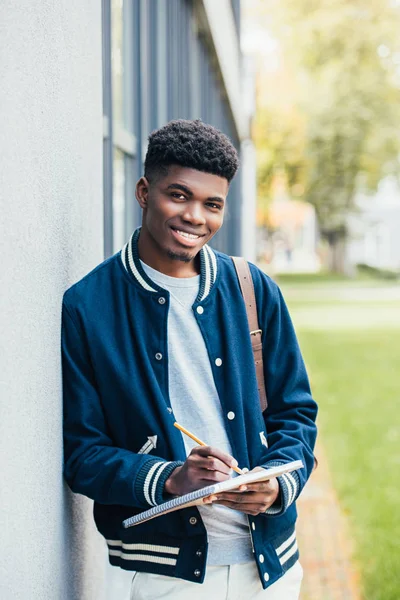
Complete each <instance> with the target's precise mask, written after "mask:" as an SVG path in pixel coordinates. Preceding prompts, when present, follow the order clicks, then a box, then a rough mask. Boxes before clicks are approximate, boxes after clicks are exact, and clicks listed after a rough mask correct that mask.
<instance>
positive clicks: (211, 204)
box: [207, 202, 222, 210]
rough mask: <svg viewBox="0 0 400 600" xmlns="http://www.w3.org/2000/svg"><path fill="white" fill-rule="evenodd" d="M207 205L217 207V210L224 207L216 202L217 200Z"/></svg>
mask: <svg viewBox="0 0 400 600" xmlns="http://www.w3.org/2000/svg"><path fill="white" fill-rule="evenodd" d="M207 206H209V207H210V208H213V209H217V210H221V209H222V206H221V204H215V202H207Z"/></svg>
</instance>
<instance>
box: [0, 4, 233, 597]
mask: <svg viewBox="0 0 400 600" xmlns="http://www.w3.org/2000/svg"><path fill="white" fill-rule="evenodd" d="M207 4H208V13H209V18H210V19H211V20H210V23H211V22H212V17H213V16H214V22H215V17H216V15H215V10H214V8H213V5H212V4H210V2H208V3H207ZM236 4H237V3H236ZM127 5H129V7H130V11H131V12H130V15H129V16H130V17H132V19H130V18H128V19H126V20H125V23H126V25H127V26H128V25H129V23H131V25H132V37H131V46H130V48H131V51H132V55H131V58H134V59H135V60H136V59H139V58H140V57H142V60H143V61H144V60H145V59H146V60H150V61H152V60H154V62H155V63H157V60H156V58H155V57H154V56H152V54H151V52H152V50H151V49H152V48H153V45H152V44H149V39H150V37H149V36H150V34H151V32H153V34H154V33H155V32H154V31H153V29H154V27H155V26H156V27H158V28H160V31H161V30H162V31H164V38H163V39H164V41H163V43H165V44H166V47H167V48H168V52H167V53H165V52H164V48H163V47H160V48H158V50H157V52H158V56H159V59H158V60H159V68H158V70H156V71H155V72H156V73H157V76H156V79H155V80H151V81H150V80H149V81H145V80H144V79H143V77H142V75H141V72H142V71H141V69H142V70H143V68H142V67H140V68H139V65H138V64H136V63H135V62H134V61H133V62H134V64H136V67H134V66H133V70H132V74H131V76H132V81H136V84H137V85H135V86H134V87H133V90H134V92H133V93H132V99H133V101H134V102H136V103H138V102H139V106H140V105H141V104H140V102H142V104H143V103H144V99H146V97H149V98H151V99H152V102H151V103H150V108H151V111H150V112H151V114H150V113H149V114H148V115H147V116H148V119H147V120H146V119H145V120H144V121H143V122H142V120H140V119H138V117H137V114H139V113H137V114H136V113H135V114H136V117H134V118H135V119H136V121H135V122H136V123H137V127H136V129H135V127H133V131H131V132H129V133H131V134H132V135H133V141H136V147H135V143H132V147H133V149H132V150H131V155H128V154H127V156H128V158H129V157H130V158H129V160H130V163H129V162H127V165H128V168H127V173H130V171H129V169H130V168H131V167H132V177H133V175H135V177H133V179H132V181H134V179H135V178H136V176H138V174H139V173H140V163H141V158H142V156H141V155H142V150H143V149H144V148H142V145H144V144H145V138H146V136H147V135H148V133H149V131H150V130H151V128H152V127H155V126H158V125H160V124H162V123H163V122H165V120H166V119H169V118H172V117H178V116H179V117H184V118H192V117H197V116H201V117H202V118H203V119H204V120H206V121H209V122H212V123H214V124H215V125H217V126H220V127H221V128H222V129H224V130H225V131H226V132H227V133H228V134H230V135H231V137H232V139H233V140H234V141H235V143H236V144H237V146H238V149H239V148H240V141H241V140H243V135H241V136H239V135H238V132H237V129H238V128H237V124H236V125H235V123H236V121H238V119H236V121H235V119H233V117H232V114H231V113H230V109H229V107H228V104H227V102H228V101H227V98H226V95H225V92H223V86H222V83H221V81H222V80H221V74H219V75H217V73H216V71H215V70H214V71H213V68H212V65H213V64H214V62H215V61H214V58H215V56H214V54H215V49H214V51H213V54H212V56H213V57H214V58H213V60H211V50H210V49H209V44H210V40H211V38H210V35H211V34H210V32H208V29H207V18H206V16H205V13H204V14H203V12H204V11H203V12H201V10H200V9H201V7H202V6H203V3H202V2H200V1H198V0H168V4H167V3H166V2H165V1H164V0H160V1H159V0H149V1H147V0H145V1H143V0H140V1H139V0H132V2H130V3H129V2H128V3H127ZM110 6H111V5H110V0H103V2H100V1H99V0H85V2H81V1H80V0H59V1H58V2H52V1H51V0H43V1H42V2H32V1H31V0H19V2H13V1H12V0H3V1H2V2H0V81H1V86H0V106H1V111H0V153H1V157H2V160H1V163H0V203H1V205H0V211H1V212H0V215H1V216H0V223H1V234H0V252H1V266H0V284H1V287H0V289H1V293H0V340H1V342H0V411H1V417H0V469H1V470H0V473H1V485H0V531H1V542H0V549H1V550H0V561H1V563H0V564H1V568H0V598H1V600H128V598H129V583H130V579H131V574H130V573H129V572H123V571H122V570H120V569H115V568H112V567H110V566H109V565H108V562H107V552H106V546H105V543H104V540H103V538H102V537H101V536H100V535H99V534H98V533H97V532H96V530H95V526H94V522H93V519H92V502H91V501H89V500H87V499H85V498H83V497H82V496H79V495H73V494H71V493H70V491H69V489H68V488H67V487H66V485H65V484H64V482H63V479H62V399H61V365H60V308H61V299H62V294H63V292H64V290H65V289H66V288H68V287H69V286H70V285H71V284H72V283H73V282H75V281H77V280H78V279H79V278H80V277H82V276H83V275H84V274H85V273H87V272H88V271H89V270H90V269H91V268H92V267H94V266H95V265H97V264H98V263H100V262H101V261H102V260H103V258H104V245H105V240H106V238H107V223H108V221H107V219H106V223H104V222H103V213H104V206H105V209H106V213H107V210H108V211H109V213H112V203H111V197H108V195H110V194H109V191H108V190H109V188H110V187H112V185H110V184H111V183H112V179H110V173H112V164H111V163H112V151H113V144H114V141H115V142H118V143H120V140H119V139H117V136H115V140H114V137H113V136H114V133H116V132H115V131H114V133H113V124H112V114H111V113H112V110H111V109H112V106H111V105H110V102H108V100H107V98H108V99H109V96H110V94H109V92H110V89H111V88H110V89H109V88H108V84H107V77H105V76H104V72H106V74H107V64H109V63H110V57H111V53H110V52H109V47H108V46H107V44H108V45H109V41H110V39H108V40H107V35H108V34H107V32H106V35H105V36H104V32H105V31H106V29H107V12H109V8H110ZM195 7H197V8H198V9H199V11H200V12H201V14H202V15H203V16H202V17H201V18H200V17H199V19H197V17H196V16H195V12H194V8H195ZM221 7H222V8H221V10H225V11H226V10H228V8H229V7H230V2H228V0H226V1H224V2H221ZM167 8H168V10H167ZM102 10H103V19H102ZM223 14H225V13H223ZM174 15H177V16H178V17H179V19H180V22H181V23H182V27H181V28H180V32H181V34H182V36H183V35H184V33H183V32H184V31H186V32H187V33H189V32H190V36H191V37H190V44H191V48H192V49H191V52H192V54H191V55H190V56H192V63H193V64H194V65H197V67H198V69H199V73H200V72H201V73H200V75H201V77H200V78H198V79H195V81H196V82H197V85H198V86H200V87H199V90H198V93H196V94H193V98H192V100H193V101H194V100H196V102H197V104H198V106H197V105H196V103H195V102H194V103H193V105H191V106H189V107H188V106H186V103H187V102H188V97H189V96H186V91H185V90H186V87H185V88H183V87H182V88H181V89H180V91H179V98H178V97H177V98H175V100H174V99H173V98H172V97H171V98H170V96H171V93H172V91H173V90H174V89H175V88H174V86H175V83H176V82H177V81H179V75H180V73H179V70H178V67H179V64H178V63H177V60H178V58H177V57H178V55H179V54H180V53H181V54H182V52H180V51H181V49H182V47H185V46H184V44H185V43H186V42H185V40H184V39H183V38H182V40H181V42H182V43H181V44H180V45H179V46H177V45H176V43H177V38H176V35H175V34H174V35H170V28H168V27H166V26H165V27H164V25H165V24H164V25H163V19H167V21H166V23H167V24H168V23H169V22H171V23H172V22H173V17H174ZM236 17H237V18H238V13H236ZM146 19H147V21H146ZM168 19H170V21H168ZM145 21H146V22H147V23H148V25H147V27H148V35H147V34H146V35H147V37H145V35H144V33H143V31H142V34H141V35H139V36H138V35H136V34H135V32H136V33H137V31H138V28H139V25H140V24H143V23H144V22H145ZM200 21H201V22H202V23H203V25H204V27H205V30H204V31H203V30H202V31H201V32H200V33H201V35H200V33H199V32H198V31H197V26H198V25H199V23H200ZM162 27H164V29H162ZM171 27H172V25H171ZM102 29H103V48H102ZM231 30H232V28H231ZM146 31H147V30H146ZM235 32H236V29H235V30H234V33H233V34H232V31H231V34H232V35H233V38H232V35H231V38H232V39H231V42H232V43H237V40H236V38H235V35H236V33H235ZM161 38H162V36H161ZM161 38H160V39H161ZM232 40H233V41H232ZM135 43H137V44H138V47H137V48H136V50H135V51H134V50H133V46H134V44H135ZM224 48H225V46H224V45H221V47H220V48H219V50H218V52H217V55H218V56H219V59H220V60H221V64H222V63H224V64H225V79H224V81H225V80H226V81H227V82H230V84H229V85H230V87H231V88H232V86H233V88H232V89H236V88H237V85H236V87H235V85H234V84H235V78H232V76H233V75H235V73H236V71H234V70H233V71H232V69H231V68H230V66H229V61H226V60H225V61H224V60H222V59H223V58H224V56H223V49H224ZM160 57H164V59H165V60H167V64H166V69H164V67H163V66H162V65H161V62H160V61H161V58H160ZM167 57H168V59H167ZM102 58H103V60H102ZM181 58H182V57H181ZM225 59H226V57H225ZM107 61H108V62H107ZM138 62H139V61H138V60H137V63H138ZM192 63H191V64H192ZM146 64H147V63H146ZM157 64H158V63H157ZM102 66H103V68H104V71H103V73H102ZM228 67H229V68H228ZM135 68H136V71H135ZM144 70H146V69H144ZM151 72H153V71H151ZM196 73H197V71H196ZM102 75H103V78H104V81H105V82H106V85H105V88H104V90H102ZM109 75H111V74H110V73H109ZM166 76H168V82H169V83H168V88H167V92H168V94H167V97H168V103H166V104H164V102H165V100H164V98H165V91H164V89H165V88H164V87H163V86H164V84H165V77H166ZM238 76H239V75H238V73H236V75H235V77H236V83H237V77H238ZM135 77H136V78H137V79H135ZM109 83H110V82H109ZM200 84H201V85H200ZM185 85H186V86H187V85H188V84H187V82H186V83H185ZM103 91H106V92H107V94H105V96H104V97H103ZM175 91H176V90H175ZM200 91H202V93H201V94H200ZM236 91H237V90H236ZM192 92H193V90H192ZM146 95H147V96H146ZM231 95H232V94H231ZM139 96H140V98H139ZM142 96H143V97H142ZM232 97H233V98H236V99H237V94H236V96H235V94H233V95H232ZM155 98H158V100H157V102H156V101H155ZM103 102H104V106H103ZM107 102H108V110H109V112H108V113H107V111H106V117H108V123H105V120H104V119H103V108H104V107H105V108H107ZM236 104H237V102H236ZM185 106H186V108H185ZM196 106H197V108H196ZM134 109H135V111H136V109H137V104H135V105H134ZM225 109H226V110H225ZM174 111H176V112H174ZM150 117H151V118H150ZM234 121H235V122H234ZM139 123H141V128H142V129H143V131H142V130H141V129H139ZM105 125H108V127H106V126H105ZM107 130H108V133H105V132H107ZM135 136H136V137H135ZM122 142H123V143H124V144H125V145H126V147H127V148H128V146H129V144H130V138H129V136H128V137H127V136H125V137H123V138H122ZM103 148H106V151H105V152H104V155H103ZM126 150H127V149H126V148H125V150H124V151H126ZM128 150H129V148H128ZM103 156H104V158H105V160H104V165H105V166H106V168H105V170H104V172H105V174H106V176H105V178H104V181H103ZM107 161H108V162H107ZM107 165H108V168H109V170H108V171H107ZM240 185H241V183H240V178H239V177H238V178H237V179H236V180H235V182H234V183H233V185H232V189H231V198H232V208H231V209H230V210H231V212H230V215H229V219H227V224H226V227H225V230H224V233H223V234H222V233H221V236H220V237H219V240H217V242H216V245H217V246H218V247H221V249H225V250H228V251H229V250H231V251H234V249H235V248H234V246H235V244H236V243H237V242H236V240H238V239H239V236H237V231H238V229H239V227H240V225H239V221H240V210H241V202H240V193H241V191H240ZM103 186H104V187H103ZM103 190H105V193H104V194H103ZM111 196H112V194H111ZM104 198H105V205H103V199H104ZM126 198H127V200H129V202H128V203H127V206H129V207H131V206H135V205H134V204H132V201H133V195H132V186H129V185H126ZM110 209H111V210H110ZM109 216H111V215H109ZM125 216H129V215H125ZM130 218H131V221H129V222H128V224H129V223H130V225H134V224H137V221H138V214H136V215H131V217H130ZM110 222H111V223H112V220H111V221H110ZM105 229H106V235H104V230H105ZM129 231H131V229H129ZM106 247H107V244H106ZM106 253H107V252H106Z"/></svg>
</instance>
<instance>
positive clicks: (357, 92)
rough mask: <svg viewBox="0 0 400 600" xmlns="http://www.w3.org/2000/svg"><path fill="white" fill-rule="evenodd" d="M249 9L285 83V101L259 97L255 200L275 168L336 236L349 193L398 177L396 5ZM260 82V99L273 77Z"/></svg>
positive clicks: (311, 1) (298, 4)
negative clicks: (274, 43)
mask: <svg viewBox="0 0 400 600" xmlns="http://www.w3.org/2000/svg"><path fill="white" fill-rule="evenodd" d="M258 10H259V11H260V19H262V18H263V19H264V23H265V26H266V27H267V28H268V30H269V31H270V32H271V34H272V35H273V36H274V37H276V38H277V39H278V41H279V47H280V52H281V67H280V69H281V73H280V74H279V77H282V71H283V72H284V73H286V76H287V77H288V78H289V79H290V81H291V85H290V86H289V87H288V86H286V88H284V89H283V90H282V93H283V94H286V96H283V95H282V96H281V97H279V96H276V95H275V94H274V91H272V92H271V98H270V100H269V101H265V99H263V98H261V97H260V96H259V112H260V115H259V117H258V118H257V120H256V123H255V131H256V143H257V147H258V149H259V151H260V162H259V185H260V190H261V196H268V193H267V190H271V184H272V180H273V177H272V176H273V173H274V168H276V166H278V167H279V168H280V169H283V170H284V171H285V173H286V176H287V182H288V188H289V191H290V192H291V193H293V190H294V191H297V194H295V195H297V196H299V192H300V195H301V197H302V198H303V199H304V200H307V201H309V202H311V203H312V204H313V205H314V206H315V208H316V211H317V215H318V218H319V223H320V227H321V230H322V233H323V234H325V237H326V238H327V239H328V240H329V241H332V238H337V237H340V236H344V235H345V234H346V225H345V224H346V215H347V213H348V211H349V209H350V208H351V207H352V202H353V199H354V194H355V191H356V190H357V189H358V188H364V189H369V190H374V189H375V188H376V185H377V183H378V182H379V180H380V179H381V178H382V177H383V176H384V175H387V174H389V173H395V174H397V173H398V170H399V160H398V157H399V153H400V136H399V123H400V38H399V36H398V31H399V29H400V2H397V1H394V0H387V1H383V0H371V1H370V2H368V3H365V2H361V1H356V2H343V1H342V0H331V1H330V2H327V1H326V0H285V1H284V2H280V1H279V2H278V1H277V0H267V1H265V2H263V3H260V4H259V7H258ZM262 77H263V78H264V79H266V80H267V81H268V80H269V81H270V85H268V84H265V83H264V88H265V89H266V90H267V94H268V92H269V89H270V88H274V82H276V80H277V79H276V77H277V76H276V74H271V73H267V72H265V71H264V74H263V75H262ZM287 94H289V95H290V102H289V104H290V109H289V110H288V98H287ZM288 115H289V118H288ZM293 124H294V127H293ZM299 124H301V126H299ZM272 133H273V135H272ZM270 195H271V192H270Z"/></svg>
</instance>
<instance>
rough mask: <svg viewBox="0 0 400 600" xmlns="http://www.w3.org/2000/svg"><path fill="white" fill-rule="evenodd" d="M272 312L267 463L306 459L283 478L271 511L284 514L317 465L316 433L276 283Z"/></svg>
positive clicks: (267, 341) (266, 355)
mask: <svg viewBox="0 0 400 600" xmlns="http://www.w3.org/2000/svg"><path fill="white" fill-rule="evenodd" d="M271 291H272V295H273V296H274V297H273V299H272V301H271V294H269V298H270V301H271V304H272V310H270V311H266V312H268V313H269V314H268V318H267V319H264V340H263V362H264V377H265V386H266V392H267V399H268V407H267V409H266V411H265V413H264V419H265V424H266V430H267V440H268V450H267V451H266V455H265V462H264V464H263V466H264V467H272V466H277V465H280V464H283V463H287V462H290V461H293V460H302V461H303V464H304V468H303V469H298V470H296V471H293V472H292V473H288V474H284V475H282V476H281V477H278V482H279V487H280V495H279V497H278V501H277V502H276V503H275V504H274V505H273V506H271V507H270V508H269V509H268V510H267V513H266V514H268V515H276V516H280V515H282V514H283V513H284V512H285V511H286V510H287V508H288V507H289V506H290V505H291V504H293V502H294V501H295V500H296V499H297V498H298V496H299V494H300V492H301V490H302V489H303V487H304V485H305V483H306V482H307V480H308V477H309V476H310V474H311V471H312V469H313V466H314V453H313V450H314V445H315V439H316V434H317V429H316V425H315V419H316V416H317V405H316V403H315V402H314V400H313V398H312V396H311V391H310V386H309V381H308V377H307V373H306V369H305V366H304V362H303V359H302V356H301V352H300V349H299V345H298V342H297V339H296V334H295V331H294V328H293V324H292V321H291V318H290V315H289V312H288V309H287V306H286V304H285V301H284V299H283V297H282V294H281V292H280V290H279V288H278V287H277V286H276V285H275V284H273V287H272V290H271Z"/></svg>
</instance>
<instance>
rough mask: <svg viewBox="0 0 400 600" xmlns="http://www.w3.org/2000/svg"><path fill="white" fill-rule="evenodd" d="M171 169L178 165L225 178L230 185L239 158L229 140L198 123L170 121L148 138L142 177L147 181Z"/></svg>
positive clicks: (181, 120) (209, 127)
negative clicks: (171, 166)
mask: <svg viewBox="0 0 400 600" xmlns="http://www.w3.org/2000/svg"><path fill="white" fill-rule="evenodd" d="M170 165H181V166H182V167H188V168H190V169H197V170H198V171H204V172H205V173H212V174H213V175H219V176H220V177H224V178H225V179H227V180H228V182H230V181H231V180H232V179H233V177H234V175H235V173H236V171H237V169H238V167H239V157H238V153H237V151H236V148H235V147H234V145H233V144H232V142H231V141H230V139H229V138H228V137H227V136H226V135H225V134H224V133H222V132H221V131H219V130H218V129H216V128H215V127H213V126H212V125H207V124H206V123H203V122H202V121H201V120H199V119H196V120H195V121H187V120H185V119H177V120H176V121H170V122H169V123H167V124H166V125H164V126H163V127H161V128H160V129H157V130H156V131H153V133H151V134H150V136H149V145H148V149H147V153H146V159H145V161H144V175H145V177H146V178H147V179H149V181H150V180H151V179H152V177H157V176H159V175H160V173H162V174H165V175H166V174H167V173H168V167H169V166H170Z"/></svg>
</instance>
